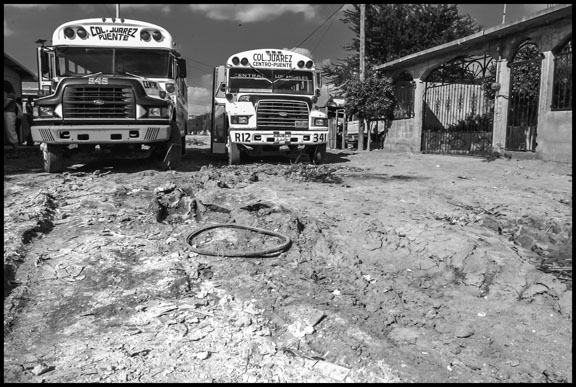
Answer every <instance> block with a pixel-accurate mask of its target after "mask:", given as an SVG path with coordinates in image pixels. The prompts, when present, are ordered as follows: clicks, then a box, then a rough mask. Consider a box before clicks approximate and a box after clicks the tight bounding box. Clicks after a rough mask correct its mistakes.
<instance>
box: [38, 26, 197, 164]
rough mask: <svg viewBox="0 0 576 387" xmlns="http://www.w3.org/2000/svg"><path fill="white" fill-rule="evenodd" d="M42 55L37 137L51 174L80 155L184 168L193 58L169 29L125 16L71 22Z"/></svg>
mask: <svg viewBox="0 0 576 387" xmlns="http://www.w3.org/2000/svg"><path fill="white" fill-rule="evenodd" d="M37 57H38V84H39V85H38V86H39V90H40V91H41V93H42V95H43V96H42V97H40V98H38V99H37V100H36V101H35V106H34V115H33V124H32V127H31V132H32V138H33V140H34V141H36V142H40V143H41V149H42V153H43V158H44V169H45V171H46V172H50V173H52V172H60V171H62V170H63V169H64V166H65V165H64V161H65V160H64V158H65V157H66V158H72V159H73V156H74V155H75V154H78V153H80V154H90V155H92V156H93V157H92V158H94V157H95V158H96V159H98V158H105V157H107V158H132V159H140V158H149V157H152V158H153V159H155V160H157V161H158V162H159V165H160V167H161V168H162V169H168V168H175V167H176V166H177V164H178V163H179V162H180V160H181V157H182V155H183V154H184V151H185V147H186V142H185V136H186V134H187V128H186V123H187V119H188V111H187V110H188V107H187V100H188V93H187V84H186V61H185V59H183V58H182V56H181V55H180V54H179V53H178V51H176V49H175V43H174V40H173V38H172V36H171V34H170V33H169V32H168V31H167V30H166V29H164V28H162V27H160V26H158V25H155V24H151V23H147V22H143V21H138V20H129V19H124V18H101V19H83V20H75V21H69V22H66V23H64V24H62V25H60V26H59V27H58V28H56V30H55V31H54V33H53V36H52V45H51V46H44V45H43V46H42V47H38V49H37Z"/></svg>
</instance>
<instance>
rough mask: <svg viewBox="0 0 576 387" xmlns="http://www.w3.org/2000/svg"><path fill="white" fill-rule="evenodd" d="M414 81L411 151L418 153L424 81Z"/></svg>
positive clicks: (420, 145)
mask: <svg viewBox="0 0 576 387" xmlns="http://www.w3.org/2000/svg"><path fill="white" fill-rule="evenodd" d="M414 82H415V83H416V89H415V90H414V119H413V122H414V126H415V127H414V128H413V130H412V133H414V137H413V138H412V141H411V142H412V144H413V145H412V146H411V148H412V151H413V152H414V153H420V152H421V151H422V118H423V116H424V110H423V108H424V89H425V86H426V83H425V82H424V81H422V80H420V79H414Z"/></svg>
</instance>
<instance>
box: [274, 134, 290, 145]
mask: <svg viewBox="0 0 576 387" xmlns="http://www.w3.org/2000/svg"><path fill="white" fill-rule="evenodd" d="M288 141H290V139H289V137H288ZM285 142H286V133H274V143H275V144H280V143H285Z"/></svg>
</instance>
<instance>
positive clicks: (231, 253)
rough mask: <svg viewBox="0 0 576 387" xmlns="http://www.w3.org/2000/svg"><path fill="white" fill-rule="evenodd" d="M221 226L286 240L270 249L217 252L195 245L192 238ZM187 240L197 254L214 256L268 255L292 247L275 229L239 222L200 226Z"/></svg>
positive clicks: (253, 256) (289, 241)
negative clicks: (270, 229) (243, 224)
mask: <svg viewBox="0 0 576 387" xmlns="http://www.w3.org/2000/svg"><path fill="white" fill-rule="evenodd" d="M219 227H228V228H239V229H243V230H250V231H254V232H259V233H261V234H266V235H271V236H274V237H277V238H280V239H282V240H284V242H283V243H282V244H280V245H278V246H274V247H272V248H268V249H264V250H256V251H240V250H231V251H225V252H215V251H210V250H203V249H198V248H196V247H194V246H193V244H192V239H194V237H196V236H198V235H199V234H201V233H203V232H204V231H207V230H211V229H213V228H219ZM186 242H187V243H188V244H189V245H190V247H191V249H192V251H193V252H195V253H197V254H202V255H213V256H226V257H250V258H255V257H268V256H271V255H274V254H277V253H280V252H282V251H284V250H287V249H288V248H289V247H290V245H291V244H292V241H291V240H290V238H288V237H287V236H286V235H283V234H279V233H277V232H273V231H269V230H264V229H261V228H256V227H250V226H242V225H239V224H215V225H210V226H206V227H202V228H199V229H198V230H195V231H194V232H192V233H190V234H189V235H188V236H187V237H186Z"/></svg>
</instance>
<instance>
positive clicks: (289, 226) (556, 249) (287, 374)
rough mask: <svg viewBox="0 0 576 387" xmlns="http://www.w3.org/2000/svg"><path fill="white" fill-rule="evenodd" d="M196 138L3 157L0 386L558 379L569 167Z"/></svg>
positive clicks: (567, 335) (568, 316) (566, 327)
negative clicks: (251, 146) (53, 170)
mask: <svg viewBox="0 0 576 387" xmlns="http://www.w3.org/2000/svg"><path fill="white" fill-rule="evenodd" d="M207 141H208V139H207V138H206V137H191V136H189V138H188V152H187V155H186V156H185V159H184V162H183V165H182V166H181V167H180V168H179V169H178V170H176V171H166V172H159V171H157V170H155V169H153V168H151V166H150V165H147V164H146V163H142V162H135V161H132V162H122V161H117V162H106V163H104V162H102V163H90V164H86V165H72V166H71V167H70V168H69V169H68V170H67V172H64V173H61V174H47V173H44V172H42V164H41V155H40V154H39V151H38V150H37V148H31V149H28V150H26V151H23V152H22V153H21V154H22V157H21V158H20V159H5V161H4V381H5V382H33V383H34V382H38V383H39V382H80V383H81V382H572V166H571V165H566V164H558V163H552V162H543V161H540V160H534V159H527V158H525V157H520V156H522V154H519V155H512V157H511V158H507V157H501V158H491V159H487V158H478V157H455V156H440V155H423V154H406V153H397V154H396V153H389V152H385V151H381V150H378V151H372V152H354V151H352V150H332V151H329V154H328V161H327V163H326V164H323V165H319V166H315V165H310V164H309V163H308V160H307V157H306V156H303V157H302V158H300V159H298V160H297V161H296V160H294V159H293V160H289V159H285V158H266V159H264V160H252V161H251V162H248V163H244V164H242V165H238V166H228V165H226V162H225V161H224V160H222V159H218V158H215V157H213V156H211V155H210V154H209V152H208V142H207ZM211 226H212V227H211ZM203 228H205V229H203ZM287 240H289V243H286V241H287Z"/></svg>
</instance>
